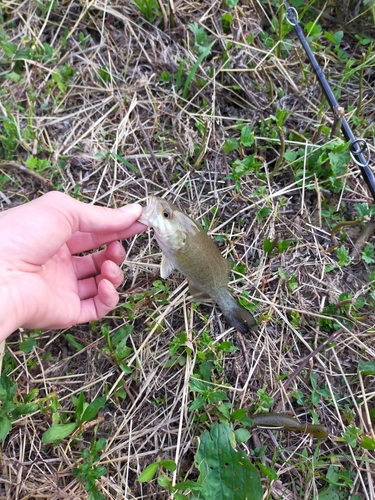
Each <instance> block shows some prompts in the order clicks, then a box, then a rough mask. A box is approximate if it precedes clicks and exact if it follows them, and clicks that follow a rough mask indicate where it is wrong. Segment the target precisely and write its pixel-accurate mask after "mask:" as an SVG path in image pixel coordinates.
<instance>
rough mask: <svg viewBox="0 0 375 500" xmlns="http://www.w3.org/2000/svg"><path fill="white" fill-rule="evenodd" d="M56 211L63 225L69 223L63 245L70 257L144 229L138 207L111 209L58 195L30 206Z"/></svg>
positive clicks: (135, 205)
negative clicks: (68, 229)
mask: <svg viewBox="0 0 375 500" xmlns="http://www.w3.org/2000/svg"><path fill="white" fill-rule="evenodd" d="M37 202H38V203H39V206H40V205H42V204H44V205H45V206H46V207H47V208H50V209H53V210H54V211H55V210H56V211H58V212H59V214H60V218H61V219H62V223H64V222H68V224H69V226H70V230H71V232H70V237H69V238H67V239H66V240H65V241H66V243H67V245H68V247H69V250H70V251H71V252H72V253H78V252H82V251H84V250H91V249H93V248H98V247H99V246H101V245H103V244H104V243H108V242H109V241H113V240H119V239H123V238H129V237H131V236H134V235H135V234H137V233H139V232H141V231H143V230H144V229H145V227H146V226H144V225H143V224H141V223H139V222H137V220H138V218H139V217H140V215H141V213H142V207H141V206H140V205H138V203H134V204H129V205H126V206H124V207H121V208H117V209H113V208H107V207H100V206H96V205H91V204H89V203H82V202H80V201H78V200H75V199H74V198H71V197H70V196H67V195H64V194H62V193H59V192H57V191H53V192H51V193H47V194H46V195H44V196H42V197H41V198H39V199H38V200H35V201H34V202H32V203H35V204H36V203H37Z"/></svg>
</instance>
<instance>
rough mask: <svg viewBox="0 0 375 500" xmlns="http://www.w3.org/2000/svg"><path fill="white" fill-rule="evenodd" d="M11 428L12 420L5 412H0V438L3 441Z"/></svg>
mask: <svg viewBox="0 0 375 500" xmlns="http://www.w3.org/2000/svg"><path fill="white" fill-rule="evenodd" d="M11 429H12V422H11V421H10V418H9V417H8V415H6V414H5V413H3V412H1V413H0V440H1V441H4V439H5V438H6V437H7V435H8V434H9V432H10V431H11Z"/></svg>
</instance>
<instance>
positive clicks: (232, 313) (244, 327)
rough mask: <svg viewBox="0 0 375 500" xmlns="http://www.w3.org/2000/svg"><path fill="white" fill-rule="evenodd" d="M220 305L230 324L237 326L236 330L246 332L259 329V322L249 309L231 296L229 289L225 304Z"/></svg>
mask: <svg viewBox="0 0 375 500" xmlns="http://www.w3.org/2000/svg"><path fill="white" fill-rule="evenodd" d="M228 297H229V298H228ZM218 305H219V307H220V309H221V310H222V311H223V314H224V316H225V319H226V320H227V322H228V324H229V325H230V326H233V328H236V330H238V331H239V332H240V333H242V334H246V333H248V332H249V330H253V331H256V330H257V323H256V321H255V319H254V318H253V316H252V315H251V314H250V313H249V311H247V310H246V309H244V308H243V307H242V306H240V304H239V303H238V302H237V301H236V300H235V299H234V298H233V297H232V296H231V294H230V293H229V291H228V296H227V297H226V300H225V304H223V303H221V304H218Z"/></svg>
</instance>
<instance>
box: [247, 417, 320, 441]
mask: <svg viewBox="0 0 375 500" xmlns="http://www.w3.org/2000/svg"><path fill="white" fill-rule="evenodd" d="M250 418H251V420H252V421H253V427H267V428H282V429H285V430H286V431H295V432H307V433H308V434H312V435H313V436H315V437H319V438H326V437H327V436H328V430H327V428H326V427H325V426H324V425H320V424H317V425H316V424H309V423H308V422H306V423H304V422H299V421H298V420H297V419H296V418H294V417H292V416H291V415H288V414H287V413H272V412H269V413H258V414H256V415H251V416H250Z"/></svg>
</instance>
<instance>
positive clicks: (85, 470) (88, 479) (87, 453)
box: [72, 438, 107, 500]
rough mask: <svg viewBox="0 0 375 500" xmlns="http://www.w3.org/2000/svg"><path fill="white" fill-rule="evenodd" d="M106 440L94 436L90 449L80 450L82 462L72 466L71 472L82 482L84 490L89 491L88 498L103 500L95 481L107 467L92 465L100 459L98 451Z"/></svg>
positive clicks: (104, 472) (103, 446) (99, 451)
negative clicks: (96, 438)
mask: <svg viewBox="0 0 375 500" xmlns="http://www.w3.org/2000/svg"><path fill="white" fill-rule="evenodd" d="M106 444H107V440H106V439H104V438H101V439H98V440H97V441H96V440H95V438H94V439H93V440H92V442H91V445H90V449H87V448H86V449H84V450H83V452H82V461H83V463H82V464H79V465H78V466H77V467H73V469H72V474H73V476H75V477H76V478H77V479H78V481H79V482H80V483H81V484H84V486H85V491H88V492H89V500H105V498H106V497H105V496H104V495H102V494H101V493H100V492H99V490H98V487H97V485H96V481H97V480H98V479H99V478H100V477H101V476H104V474H106V472H107V469H106V468H105V467H102V466H101V465H94V463H95V462H98V461H99V460H100V453H101V452H102V451H103V450H104V448H105V446H106Z"/></svg>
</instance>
